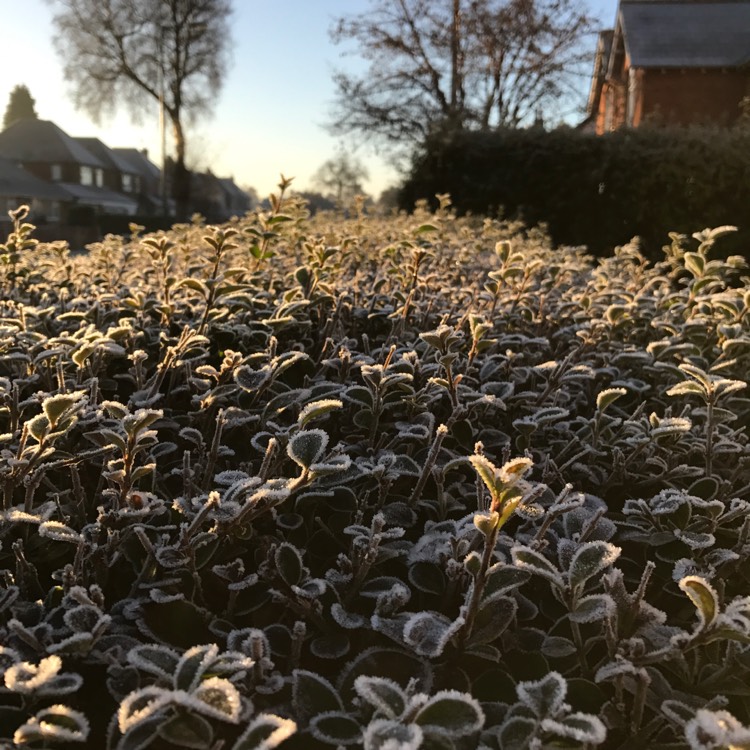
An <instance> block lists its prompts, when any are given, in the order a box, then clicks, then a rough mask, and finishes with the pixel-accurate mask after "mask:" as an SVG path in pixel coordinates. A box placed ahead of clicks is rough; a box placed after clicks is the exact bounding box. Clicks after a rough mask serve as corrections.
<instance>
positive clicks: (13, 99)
mask: <svg viewBox="0 0 750 750" xmlns="http://www.w3.org/2000/svg"><path fill="white" fill-rule="evenodd" d="M35 104H36V102H35V101H34V97H33V96H31V92H30V91H29V89H28V88H27V87H26V86H24V85H23V84H22V83H21V84H19V85H18V86H15V87H14V88H13V90H12V91H11V92H10V96H9V97H8V106H7V107H6V109H5V116H4V117H3V130H5V128H7V127H8V126H9V125H12V124H13V123H14V122H16V120H26V119H33V120H35V119H37V114H36V109H35V108H34V105H35Z"/></svg>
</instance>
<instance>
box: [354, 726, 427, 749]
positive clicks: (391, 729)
mask: <svg viewBox="0 0 750 750" xmlns="http://www.w3.org/2000/svg"><path fill="white" fill-rule="evenodd" d="M423 738H424V735H423V733H422V729H421V727H419V726H417V725H416V724H400V723H399V722H397V721H391V720H390V719H374V720H373V721H371V722H370V723H369V724H368V725H367V727H366V729H365V731H364V734H363V735H362V741H363V747H364V750H418V748H419V747H420V745H421V744H422V739H423Z"/></svg>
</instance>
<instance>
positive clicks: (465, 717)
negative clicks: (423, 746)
mask: <svg viewBox="0 0 750 750" xmlns="http://www.w3.org/2000/svg"><path fill="white" fill-rule="evenodd" d="M414 723H415V724H417V725H418V726H420V727H422V729H423V730H424V731H425V732H429V731H430V730H431V729H438V730H440V732H441V734H445V735H447V736H448V737H451V738H457V737H466V736H467V735H469V734H473V733H474V732H478V731H479V730H480V729H481V728H482V725H483V724H484V712H483V711H482V708H481V706H480V705H479V701H477V700H476V699H474V698H472V697H471V695H469V694H468V693H462V692H460V691H458V690H441V691H440V692H438V693H435V695H433V696H432V697H431V698H429V699H428V701H427V702H426V703H425V704H424V705H423V706H422V707H421V708H420V709H419V711H418V712H417V715H416V716H415V717H414Z"/></svg>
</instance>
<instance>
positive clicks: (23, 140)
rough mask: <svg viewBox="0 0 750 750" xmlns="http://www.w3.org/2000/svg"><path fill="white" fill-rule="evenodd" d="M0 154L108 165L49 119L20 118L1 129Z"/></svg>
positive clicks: (32, 159)
mask: <svg viewBox="0 0 750 750" xmlns="http://www.w3.org/2000/svg"><path fill="white" fill-rule="evenodd" d="M0 157H4V158H6V159H13V160H15V161H28V162H46V163H50V164H64V163H69V162H74V163H76V164H84V165H86V166H90V167H105V166H106V165H105V164H104V163H103V162H102V161H100V160H99V159H97V157H96V156H94V155H93V154H92V153H91V152H90V151H89V150H88V149H86V148H84V146H82V145H81V144H80V143H77V142H76V141H75V139H73V138H71V137H70V136H69V135H67V133H65V132H64V131H62V130H60V128H58V127H57V125H55V123H53V122H50V121H49V120H36V119H33V118H27V119H24V120H16V121H15V122H14V123H13V124H12V125H10V126H8V127H7V128H6V129H5V130H3V131H2V132H0Z"/></svg>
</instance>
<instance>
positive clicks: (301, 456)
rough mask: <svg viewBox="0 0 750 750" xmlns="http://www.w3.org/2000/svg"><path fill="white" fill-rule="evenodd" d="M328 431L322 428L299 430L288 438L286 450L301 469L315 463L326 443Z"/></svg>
mask: <svg viewBox="0 0 750 750" xmlns="http://www.w3.org/2000/svg"><path fill="white" fill-rule="evenodd" d="M328 439H329V438H328V433H327V432H324V431H323V430H318V429H313V430H301V431H300V432H298V433H296V434H295V435H293V436H292V437H291V438H290V439H289V444H288V445H287V448H286V452H287V454H288V455H289V458H291V459H292V461H294V462H295V463H296V464H299V466H301V467H302V468H303V469H308V468H309V467H310V466H311V465H312V464H314V463H317V462H318V461H319V460H320V458H321V456H322V455H323V452H324V451H325V449H326V446H327V445H328Z"/></svg>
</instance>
